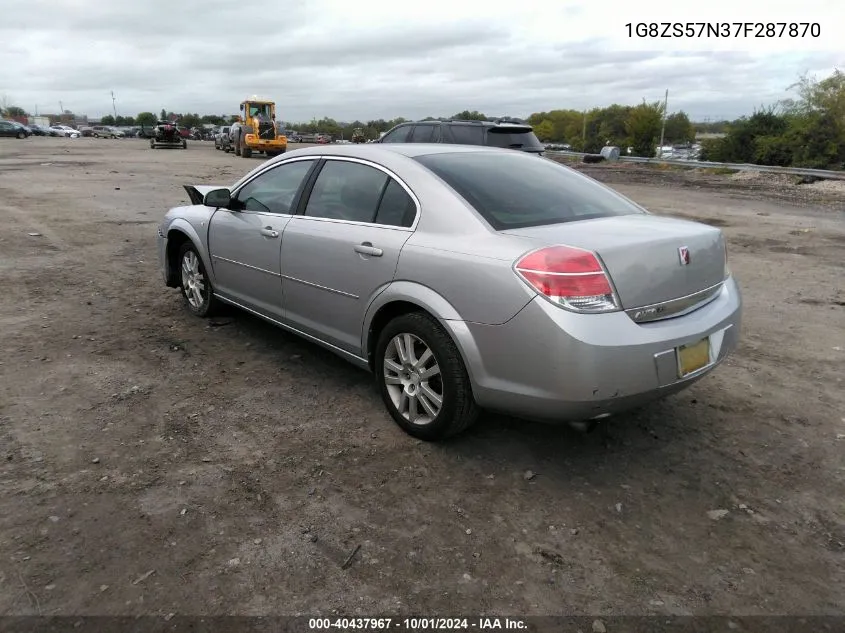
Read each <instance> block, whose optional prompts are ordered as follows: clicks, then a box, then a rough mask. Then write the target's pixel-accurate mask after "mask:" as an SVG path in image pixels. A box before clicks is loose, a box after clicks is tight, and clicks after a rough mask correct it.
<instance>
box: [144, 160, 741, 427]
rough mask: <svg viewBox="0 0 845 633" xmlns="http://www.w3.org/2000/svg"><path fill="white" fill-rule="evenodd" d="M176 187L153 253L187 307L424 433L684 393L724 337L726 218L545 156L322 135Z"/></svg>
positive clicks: (622, 406) (568, 415)
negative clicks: (658, 208) (709, 216)
mask: <svg viewBox="0 0 845 633" xmlns="http://www.w3.org/2000/svg"><path fill="white" fill-rule="evenodd" d="M186 190H187V191H188V193H189V195H190V198H191V202H192V204H191V205H190V206H183V207H177V208H174V209H171V210H170V211H169V212H168V213H167V214H166V216H165V218H164V220H163V222H162V223H161V225H160V226H159V231H158V250H159V255H160V261H161V269H162V273H163V277H164V281H165V283H166V284H167V286H170V287H172V288H179V289H180V290H181V293H182V296H183V298H184V302H185V305H186V306H187V308H188V310H189V311H190V312H192V313H193V314H195V315H197V316H200V317H205V316H207V315H209V314H211V313H212V312H213V310H214V309H215V308H216V307H217V306H218V305H219V303H220V302H225V303H228V304H232V305H235V306H238V307H240V308H242V309H244V310H246V311H248V312H251V313H253V314H256V315H258V316H260V317H262V318H264V319H266V320H268V321H270V322H272V323H274V324H276V325H278V326H279V327H282V328H284V329H286V330H288V331H291V332H294V333H296V334H298V335H300V336H302V337H305V338H306V339H308V340H310V341H313V342H314V343H317V344H319V345H322V346H323V347H326V348H328V349H330V350H332V351H333V352H335V353H337V354H339V355H340V356H342V357H343V358H346V359H347V360H349V361H351V362H352V363H354V364H355V365H357V366H359V367H361V368H363V369H366V370H369V371H371V372H372V373H373V374H374V375H375V378H376V383H377V385H378V389H379V391H380V393H381V396H382V399H383V400H384V404H385V406H386V408H387V410H388V412H389V413H390V415H391V416H392V417H393V419H394V420H395V421H396V422H397V423H398V424H399V425H400V426H401V427H402V428H403V429H404V430H405V431H406V432H408V433H410V434H411V435H414V436H416V437H419V438H423V439H426V440H437V439H441V438H445V437H448V436H450V435H453V434H455V433H457V432H459V431H461V430H463V429H465V428H466V427H467V426H469V425H470V424H471V423H472V422H473V421H474V420H475V419H476V418H477V417H478V413H479V410H480V409H489V410H495V411H500V412H504V413H508V414H512V415H516V416H519V417H523V418H529V419H536V420H545V421H568V422H578V423H582V424H583V423H584V422H586V421H594V420H598V419H601V418H604V417H607V416H608V415H611V414H614V413H618V412H622V411H625V410H627V409H630V408H632V407H635V406H639V405H642V404H644V403H647V402H649V401H651V400H654V399H656V398H659V397H662V396H665V395H668V394H671V393H674V392H677V391H679V390H681V389H684V388H685V387H688V386H689V385H690V384H692V383H693V382H694V381H696V380H698V379H699V378H701V377H702V376H704V375H705V374H707V373H708V372H709V371H711V370H712V369H713V368H714V367H716V366H717V365H718V364H719V363H720V362H721V361H722V360H724V359H725V357H726V356H727V355H728V354H729V353H730V352H731V351H732V350H733V349H734V348H735V347H736V345H737V339H738V336H739V330H740V314H741V298H740V292H739V289H738V287H737V285H736V283H735V281H734V279H733V277H732V276H731V274H730V272H729V270H728V262H727V251H726V246H725V239H724V236H723V234H722V232H721V231H720V230H719V229H717V228H714V227H710V226H706V225H703V224H698V223H695V222H689V221H685V220H680V219H674V218H668V217H657V216H654V215H651V214H650V213H648V212H647V211H646V210H645V209H643V208H642V207H640V206H638V205H636V204H635V203H633V202H632V201H630V200H628V199H627V198H625V197H623V196H621V195H620V194H618V193H616V192H614V191H613V190H612V189H610V188H608V187H605V186H604V185H601V184H599V183H597V182H596V181H594V180H592V179H590V178H588V177H586V176H583V175H581V174H579V173H578V172H576V171H573V170H572V169H569V168H567V167H565V166H563V165H560V164H558V163H556V162H553V161H551V160H548V159H545V158H538V157H536V156H530V155H527V154H524V153H522V152H516V151H512V150H507V149H501V150H500V149H492V148H483V147H471V146H455V145H427V144H409V145H405V144H391V145H380V144H373V145H324V146H321V147H312V148H307V149H302V150H296V151H293V152H290V153H288V154H285V155H284V156H281V157H278V158H275V159H272V160H269V161H267V162H265V163H263V164H262V165H260V166H258V167H256V168H255V169H254V170H253V171H251V172H250V173H249V174H247V175H246V176H244V177H243V178H242V179H240V180H239V181H238V182H236V183H235V184H233V185H231V186H200V185H197V186H189V185H188V186H186Z"/></svg>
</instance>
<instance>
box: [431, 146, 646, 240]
mask: <svg viewBox="0 0 845 633" xmlns="http://www.w3.org/2000/svg"><path fill="white" fill-rule="evenodd" d="M416 160H417V161H418V162H420V163H421V164H422V165H424V166H425V167H427V168H428V169H430V170H431V171H432V172H434V173H435V174H436V175H437V176H439V177H440V178H442V179H443V180H444V181H445V182H446V184H447V185H449V186H450V187H451V188H452V189H454V190H455V191H456V192H457V193H458V194H460V195H461V196H462V197H463V198H464V199H465V200H466V201H467V202H468V203H469V204H470V205H472V206H473V207H474V208H475V210H476V211H478V213H479V214H481V216H482V217H483V218H484V220H486V221H487V223H488V224H490V226H492V227H493V228H494V229H496V230H497V231H504V230H507V229H518V228H523V227H529V226H542V225H545V224H559V223H561V222H573V221H576V220H590V219H594V218H605V217H609V216H614V215H631V214H635V213H645V211H643V210H642V209H640V208H639V207H638V206H636V205H635V204H634V203H632V202H631V201H630V200H628V199H627V198H625V197H623V196H621V195H619V194H617V193H616V192H615V191H613V190H611V189H608V188H607V187H604V186H603V185H600V184H599V183H597V182H596V181H594V180H592V179H590V178H587V177H586V176H583V175H581V174H579V173H578V172H575V171H573V170H571V169H568V168H566V167H564V166H563V165H560V164H559V163H556V162H554V161H552V160H548V159H545V158H540V157H537V156H533V155H530V154H524V153H522V152H486V151H480V152H461V153H454V154H453V153H444V154H428V155H423V156H417V157H416Z"/></svg>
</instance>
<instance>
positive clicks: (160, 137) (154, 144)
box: [150, 120, 188, 149]
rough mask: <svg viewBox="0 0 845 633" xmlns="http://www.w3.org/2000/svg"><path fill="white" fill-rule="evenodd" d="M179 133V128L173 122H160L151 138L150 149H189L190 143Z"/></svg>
mask: <svg viewBox="0 0 845 633" xmlns="http://www.w3.org/2000/svg"><path fill="white" fill-rule="evenodd" d="M179 132H180V130H179V127H178V126H176V125H175V124H174V123H173V122H172V121H164V120H162V121H159V122H158V125H156V127H155V131H154V134H153V136H152V138H150V147H151V148H152V149H158V148H160V147H174V148H181V149H188V141H187V140H186V139H185V138H184V137H183V136H182V135H181V134H180V133H179Z"/></svg>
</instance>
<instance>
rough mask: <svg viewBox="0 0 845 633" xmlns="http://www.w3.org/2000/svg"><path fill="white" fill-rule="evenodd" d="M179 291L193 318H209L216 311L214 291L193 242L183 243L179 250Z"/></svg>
mask: <svg viewBox="0 0 845 633" xmlns="http://www.w3.org/2000/svg"><path fill="white" fill-rule="evenodd" d="M179 289H180V290H181V292H182V299H183V300H184V304H185V307H186V308H187V310H188V312H190V313H191V314H193V315H194V316H198V317H207V316H211V315H212V314H213V313H214V311H215V310H216V309H217V304H218V302H217V299H216V298H215V297H214V289H213V288H212V286H211V282H210V281H209V280H208V275H207V274H206V272H205V264H203V262H202V257H200V254H199V252H198V251H197V247H196V246H194V244H193V242H185V243H184V244H183V245H182V248H180V249H179ZM200 300H201V301H200Z"/></svg>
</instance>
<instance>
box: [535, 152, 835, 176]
mask: <svg viewBox="0 0 845 633" xmlns="http://www.w3.org/2000/svg"><path fill="white" fill-rule="evenodd" d="M545 153H546V154H556V155H559V156H572V157H573V158H583V157H584V156H586V155H587V154H586V153H584V152H569V151H564V150H546V151H545ZM618 160H619V161H620V162H626V163H651V164H654V165H679V166H681V167H689V168H691V169H695V168H714V167H715V168H717V169H718V168H723V169H736V170H737V171H761V172H767V173H771V174H788V175H792V176H813V177H816V178H822V179H825V180H845V171H835V170H831V169H804V168H803V167H772V166H769V165H752V164H749V163H714V162H711V161H706V160H681V159H671V158H642V157H640V156H620V157H619V159H618ZM604 162H615V161H604Z"/></svg>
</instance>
